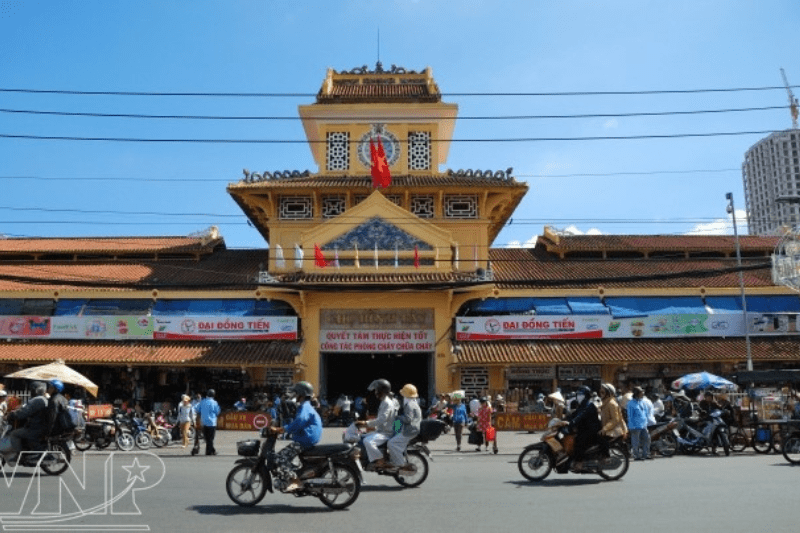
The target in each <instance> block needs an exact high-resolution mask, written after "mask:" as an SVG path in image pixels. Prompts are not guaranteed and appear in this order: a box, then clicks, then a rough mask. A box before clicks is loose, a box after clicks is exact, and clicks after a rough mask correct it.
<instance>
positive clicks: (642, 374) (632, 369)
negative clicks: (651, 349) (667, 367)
mask: <svg viewBox="0 0 800 533" xmlns="http://www.w3.org/2000/svg"><path fill="white" fill-rule="evenodd" d="M625 375H626V376H627V377H628V378H651V377H656V376H657V375H658V368H657V367H656V365H628V370H627V371H626V372H625Z"/></svg>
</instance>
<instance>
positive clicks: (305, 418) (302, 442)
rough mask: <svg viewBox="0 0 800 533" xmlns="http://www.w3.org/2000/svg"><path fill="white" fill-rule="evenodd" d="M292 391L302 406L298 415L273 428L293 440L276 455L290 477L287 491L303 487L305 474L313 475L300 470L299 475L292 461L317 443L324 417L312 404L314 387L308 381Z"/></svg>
mask: <svg viewBox="0 0 800 533" xmlns="http://www.w3.org/2000/svg"><path fill="white" fill-rule="evenodd" d="M291 392H292V393H293V394H294V396H295V399H296V402H297V404H298V405H299V406H300V407H299V408H298V410H297V413H296V415H295V416H294V418H293V419H292V421H291V423H289V424H286V425H285V426H283V427H279V428H272V431H273V432H274V433H277V434H279V435H280V434H284V435H285V438H290V439H292V441H293V442H292V443H290V444H289V445H288V446H286V447H285V448H283V449H282V450H281V451H280V452H278V453H277V456H276V460H277V462H278V464H279V465H280V466H281V468H282V469H283V470H284V471H285V472H286V473H287V475H288V477H289V478H290V483H289V485H288V486H287V487H286V492H294V491H296V490H298V489H300V488H302V487H303V481H302V478H303V477H304V474H310V475H312V476H313V474H314V473H313V471H311V472H308V473H307V472H300V475H299V476H298V474H297V473H295V472H294V469H293V468H292V461H293V460H294V458H295V457H297V455H298V454H300V452H302V451H303V450H306V449H308V448H311V447H312V446H314V445H315V444H317V443H318V442H319V439H320V438H321V437H322V419H321V418H320V416H319V413H317V410H316V409H314V407H313V406H312V405H311V400H312V398H313V397H314V387H313V386H312V385H311V383H309V382H308V381H298V382H297V383H295V384H294V385H293V386H292V389H291Z"/></svg>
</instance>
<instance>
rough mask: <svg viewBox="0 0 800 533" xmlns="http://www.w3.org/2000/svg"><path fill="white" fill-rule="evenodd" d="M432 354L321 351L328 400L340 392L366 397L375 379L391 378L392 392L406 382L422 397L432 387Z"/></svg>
mask: <svg viewBox="0 0 800 533" xmlns="http://www.w3.org/2000/svg"><path fill="white" fill-rule="evenodd" d="M432 361H433V354H432V353H404V354H363V353H329V354H322V372H321V381H322V387H321V389H322V391H323V392H322V393H323V394H324V395H325V397H326V398H327V399H328V401H334V402H335V401H336V398H338V397H339V395H340V394H346V395H348V396H350V397H351V398H354V397H356V396H366V395H367V387H369V384H370V383H372V381H373V380H376V379H380V378H383V379H388V380H389V382H390V383H391V384H392V391H393V392H395V393H397V392H398V391H399V390H400V389H401V388H402V387H403V385H405V384H406V383H412V384H414V385H415V386H416V387H417V390H418V391H419V394H420V396H423V397H425V398H426V399H428V398H427V396H428V391H429V390H432V383H431V376H432V375H433V368H432V364H433V363H432Z"/></svg>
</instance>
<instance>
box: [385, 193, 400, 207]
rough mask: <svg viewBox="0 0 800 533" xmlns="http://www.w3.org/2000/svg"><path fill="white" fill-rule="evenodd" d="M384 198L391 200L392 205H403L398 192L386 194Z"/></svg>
mask: <svg viewBox="0 0 800 533" xmlns="http://www.w3.org/2000/svg"><path fill="white" fill-rule="evenodd" d="M386 199H387V200H389V201H390V202H392V203H393V204H394V205H397V206H400V207H403V197H402V196H401V195H399V194H387V195H386Z"/></svg>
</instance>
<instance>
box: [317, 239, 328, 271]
mask: <svg viewBox="0 0 800 533" xmlns="http://www.w3.org/2000/svg"><path fill="white" fill-rule="evenodd" d="M314 264H315V265H317V266H318V267H319V268H325V267H326V266H328V262H327V261H325V254H323V253H322V250H321V249H320V247H319V245H317V244H315V245H314Z"/></svg>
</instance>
